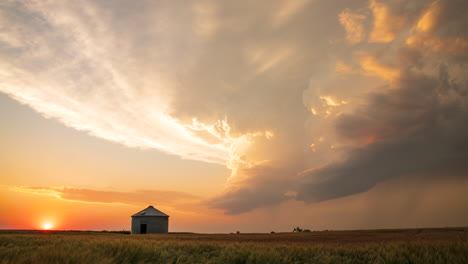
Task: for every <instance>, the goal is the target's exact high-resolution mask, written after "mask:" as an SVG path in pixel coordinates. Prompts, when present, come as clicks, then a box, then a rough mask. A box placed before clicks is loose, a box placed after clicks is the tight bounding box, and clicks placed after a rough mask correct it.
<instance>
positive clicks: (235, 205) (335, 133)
mask: <svg viewBox="0 0 468 264" xmlns="http://www.w3.org/2000/svg"><path fill="white" fill-rule="evenodd" d="M432 3H433V1H424V0H421V1H412V2H411V4H410V3H406V2H402V1H392V2H383V1H370V4H369V2H368V1H357V2H354V3H353V6H351V7H350V6H345V5H344V4H347V3H344V2H342V3H337V2H336V1H321V2H319V1H280V0H276V1H266V2H262V1H255V3H254V2H252V3H249V4H248V5H247V4H246V3H244V2H235V1H223V2H220V1H213V2H212V1H204V2H199V1H188V2H184V3H176V2H174V1H167V2H165V1H155V2H139V3H138V4H134V3H131V2H126V1H122V2H119V4H104V3H101V2H96V1H80V2H79V3H78V2H71V1H70V2H65V1H57V2H55V1H47V2H43V1H28V2H24V3H20V2H14V1H13V2H7V3H6V4H4V5H2V12H1V13H0V18H1V20H0V21H1V22H2V23H3V24H5V25H6V26H5V27H4V29H5V30H4V32H2V34H1V35H0V41H1V44H0V78H1V79H0V80H1V81H0V83H1V84H0V91H2V92H4V93H7V94H9V95H10V96H11V97H12V98H14V99H16V100H18V101H19V102H21V103H23V104H27V105H29V106H30V107H32V108H34V109H35V110H36V111H38V112H40V113H41V114H42V115H44V116H45V117H48V118H54V119H56V120H59V121H60V122H62V123H63V124H65V125H67V126H70V127H74V128H76V129H79V130H82V131H86V132H87V133H89V134H91V135H94V136H97V137H100V138H103V139H105V140H109V141H113V142H118V143H121V144H124V145H127V146H130V147H139V148H154V149H158V150H161V151H164V152H166V153H171V154H174V155H177V156H180V157H182V158H186V159H193V160H199V161H206V162H212V163H218V164H226V165H227V166H228V167H229V168H230V169H231V170H232V175H231V177H230V179H229V180H228V181H227V183H226V188H225V189H224V190H220V194H219V195H218V196H216V197H212V198H211V199H207V200H206V201H205V203H206V204H208V205H210V206H212V207H215V208H219V209H224V210H225V211H226V212H227V213H229V214H239V213H242V212H247V211H249V210H254V209H255V208H258V207H268V206H275V205H277V204H280V203H283V202H285V201H290V200H303V201H307V202H312V201H322V200H327V199H335V198H339V197H343V196H348V195H352V194H356V193H359V192H364V191H367V190H369V189H370V188H372V187H373V186H375V185H376V184H377V183H380V182H382V181H386V180H389V179H392V178H395V177H405V175H413V174H418V175H428V176H427V177H439V178H441V179H442V178H443V177H444V176H443V175H459V176H465V175H466V171H467V170H466V167H465V166H464V165H463V162H462V161H465V160H466V140H465V139H464V137H463V136H462V135H465V134H466V132H467V131H466V126H465V125H464V124H466V123H467V122H466V121H467V120H466V113H467V109H466V103H465V102H466V94H467V91H466V83H467V80H466V76H465V75H466V74H465V72H466V56H464V54H465V53H464V51H463V50H464V49H465V44H466V43H465V42H466V32H465V31H466V30H465V29H466V25H467V21H466V18H463V16H462V15H463V14H461V13H460V12H458V13H457V12H456V10H463V9H462V8H461V7H463V6H464V5H466V4H464V2H463V1H459V2H456V3H455V2H452V1H441V2H440V4H432ZM439 5H440V11H437V10H439V9H438V8H439V7H438V6H439ZM435 6H436V7H435ZM421 7H424V8H421ZM431 10H433V11H431ZM436 11H437V12H436ZM371 14H372V15H371ZM324 25H326V26H324ZM342 27H344V28H345V34H346V35H344V36H343V29H342ZM369 29H370V32H368V31H369ZM343 38H346V39H347V42H343V41H337V40H341V39H343ZM365 40H367V41H365ZM349 44H353V45H349ZM465 50H466V49H465ZM375 77H377V78H375ZM200 180H203V179H200ZM36 191H37V190H36ZM42 191H44V192H50V193H52V194H54V195H58V196H59V197H61V198H63V199H66V198H67V197H68V198H70V199H71V200H73V199H76V200H81V199H82V200H86V199H88V200H92V201H94V200H100V201H104V202H108V201H114V200H115V199H114V198H113V197H116V196H119V195H121V196H122V197H126V198H125V199H124V200H126V201H127V202H129V203H134V202H135V203H136V202H137V201H139V199H140V198H135V197H137V196H138V197H141V196H140V194H132V193H131V192H130V193H126V192H122V193H119V194H113V193H106V194H103V193H101V192H99V193H94V191H92V190H86V191H85V190H82V189H73V190H72V189H61V190H55V189H53V190H47V188H46V189H45V190H42ZM139 193H140V192H139ZM114 195H115V196H114ZM145 195H146V194H145ZM171 196H172V197H176V196H177V195H175V194H174V195H173V194H172V193H171V194H170V195H168V197H171ZM145 197H146V196H145ZM174 199H176V198H174ZM121 202H124V201H121ZM167 202H168V203H170V201H169V200H167Z"/></svg>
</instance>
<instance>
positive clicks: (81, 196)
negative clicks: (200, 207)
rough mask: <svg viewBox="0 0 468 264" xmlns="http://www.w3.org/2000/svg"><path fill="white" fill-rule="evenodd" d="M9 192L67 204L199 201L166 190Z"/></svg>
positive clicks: (17, 188)
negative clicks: (52, 199) (43, 197)
mask: <svg viewBox="0 0 468 264" xmlns="http://www.w3.org/2000/svg"><path fill="white" fill-rule="evenodd" d="M9 190H11V191H14V192H22V193H27V194H34V195H45V196H51V197H54V198H57V199H59V200H63V201H68V202H83V203H104V204H130V205H140V206H143V205H147V204H148V203H154V202H157V203H159V204H164V205H165V206H175V205H181V204H183V203H195V202H197V201H199V200H200V197H197V196H195V195H192V194H188V193H183V192H178V191H167V190H164V191H163V190H137V191H133V192H122V191H108V190H92V189H82V188H71V187H63V186H52V187H33V186H12V187H10V188H9Z"/></svg>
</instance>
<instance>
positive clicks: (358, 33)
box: [338, 8, 366, 44]
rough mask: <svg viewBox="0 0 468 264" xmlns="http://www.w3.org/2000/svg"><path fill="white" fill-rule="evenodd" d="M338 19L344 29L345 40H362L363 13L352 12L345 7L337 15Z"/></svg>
mask: <svg viewBox="0 0 468 264" xmlns="http://www.w3.org/2000/svg"><path fill="white" fill-rule="evenodd" d="M338 17H339V21H340V23H341V25H343V27H344V28H345V30H346V40H347V41H348V42H349V43H352V44H355V43H359V42H362V41H363V40H364V38H365V33H364V23H363V22H364V19H365V18H366V16H365V15H363V14H359V13H353V12H352V11H351V10H350V9H348V8H347V9H345V10H343V12H341V13H340V14H339V15H338Z"/></svg>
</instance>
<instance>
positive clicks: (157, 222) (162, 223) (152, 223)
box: [132, 216, 169, 234]
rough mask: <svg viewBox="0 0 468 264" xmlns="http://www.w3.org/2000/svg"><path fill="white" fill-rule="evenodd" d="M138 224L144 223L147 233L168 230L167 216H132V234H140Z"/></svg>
mask: <svg viewBox="0 0 468 264" xmlns="http://www.w3.org/2000/svg"><path fill="white" fill-rule="evenodd" d="M140 224H146V233H147V234H165V233H167V232H168V231H169V217H163V216H134V217H132V234H140Z"/></svg>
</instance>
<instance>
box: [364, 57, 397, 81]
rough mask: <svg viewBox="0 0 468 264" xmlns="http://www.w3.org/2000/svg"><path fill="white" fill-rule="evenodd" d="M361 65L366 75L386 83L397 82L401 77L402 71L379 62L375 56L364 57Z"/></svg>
mask: <svg viewBox="0 0 468 264" xmlns="http://www.w3.org/2000/svg"><path fill="white" fill-rule="evenodd" d="M359 64H360V66H361V68H362V70H363V73H364V74H365V75H370V76H376V77H379V78H382V79H383V80H386V81H392V80H396V79H397V78H398V77H399V76H400V70H399V69H398V68H395V67H391V66H389V65H385V64H383V63H381V62H379V61H378V59H377V58H376V57H375V56H372V55H362V56H360V57H359Z"/></svg>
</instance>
